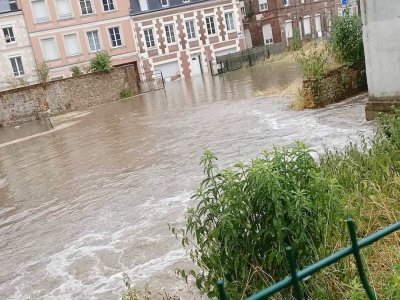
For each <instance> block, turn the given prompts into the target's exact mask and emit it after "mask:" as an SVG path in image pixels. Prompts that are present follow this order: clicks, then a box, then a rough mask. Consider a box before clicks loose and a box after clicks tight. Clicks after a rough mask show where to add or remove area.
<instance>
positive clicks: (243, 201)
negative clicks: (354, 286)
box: [172, 143, 344, 299]
mask: <svg viewBox="0 0 400 300" xmlns="http://www.w3.org/2000/svg"><path fill="white" fill-rule="evenodd" d="M310 152H311V151H310V149H309V148H307V147H306V146H305V145H304V144H301V143H299V144H297V146H296V147H294V148H293V149H290V150H289V149H286V148H275V149H274V150H272V151H266V152H264V153H263V154H262V156H261V157H259V158H257V159H255V160H254V161H253V162H252V163H250V164H244V163H238V164H236V165H235V166H233V167H231V168H228V169H225V170H219V169H218V168H217V166H216V161H217V158H216V157H215V156H214V155H213V154H212V153H211V152H209V151H206V152H205V154H204V156H203V159H202V161H201V163H202V165H203V167H204V174H205V179H204V180H203V181H202V183H201V185H200V187H199V189H198V191H197V193H196V194H195V195H194V196H193V199H194V200H195V201H196V202H197V203H198V205H197V207H196V208H193V209H190V210H189V211H188V219H187V224H186V229H182V230H181V231H179V230H177V229H176V228H172V231H173V232H174V233H175V234H176V236H177V237H178V238H179V239H180V240H181V242H182V244H183V246H185V247H187V248H188V249H189V251H190V256H191V258H192V260H193V262H194V263H195V264H196V265H197V266H198V267H199V268H200V271H190V272H188V271H185V270H179V271H178V273H179V274H180V275H181V276H182V277H183V278H185V279H186V280H187V277H188V276H193V277H194V278H195V279H196V284H197V287H198V288H199V289H200V290H201V291H202V292H204V293H206V294H207V295H208V296H209V297H216V296H217V291H216V289H215V283H216V282H217V280H218V279H220V278H224V279H225V282H226V288H227V291H228V294H229V296H230V297H231V298H232V299H242V298H245V297H246V296H248V295H251V294H252V293H254V292H256V291H259V290H260V289H262V288H264V287H266V286H268V285H269V284H271V283H273V282H274V281H275V280H278V279H282V278H284V277H286V275H287V274H288V272H289V269H288V264H287V259H286V254H285V247H286V246H288V245H291V246H293V247H294V249H295V252H296V257H297V258H298V264H299V266H300V267H305V266H307V265H309V264H311V263H312V262H313V261H315V260H317V259H319V258H320V257H319V249H320V247H321V246H323V247H326V244H327V240H329V239H335V238H334V236H335V235H336V234H337V227H336V224H338V223H340V222H339V220H341V219H343V218H344V215H343V210H342V209H341V208H342V207H343V204H342V203H341V200H340V199H341V195H340V192H339V189H338V187H337V185H336V183H335V182H334V181H332V180H330V179H329V178H327V177H324V176H323V175H322V174H321V170H320V167H319V166H318V164H317V163H316V161H315V160H314V159H313V157H312V155H311V153H310Z"/></svg>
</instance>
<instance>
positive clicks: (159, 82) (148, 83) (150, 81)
mask: <svg viewBox="0 0 400 300" xmlns="http://www.w3.org/2000/svg"><path fill="white" fill-rule="evenodd" d="M138 85H139V92H140V93H147V92H152V91H157V90H161V89H164V88H165V80H164V75H163V73H162V72H161V71H160V70H154V71H150V72H145V73H139V74H138Z"/></svg>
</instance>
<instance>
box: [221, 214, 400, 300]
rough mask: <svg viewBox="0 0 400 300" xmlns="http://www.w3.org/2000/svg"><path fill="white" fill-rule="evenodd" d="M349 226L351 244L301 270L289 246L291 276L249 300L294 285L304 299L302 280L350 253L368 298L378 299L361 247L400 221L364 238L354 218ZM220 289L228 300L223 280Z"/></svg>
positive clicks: (394, 228) (399, 225)
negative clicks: (358, 235)
mask: <svg viewBox="0 0 400 300" xmlns="http://www.w3.org/2000/svg"><path fill="white" fill-rule="evenodd" d="M347 226H348V229H349V234H350V240H351V246H349V247H347V248H344V249H342V250H340V251H339V252H336V253H334V254H332V255H331V256H329V257H327V258H325V259H323V260H321V261H319V262H317V263H315V264H313V265H311V266H309V267H307V268H305V269H303V270H301V271H298V270H297V264H296V260H295V257H294V254H293V249H292V248H291V247H288V248H287V249H286V251H287V257H288V261H289V267H290V273H291V274H290V276H289V277H287V278H286V279H284V280H282V281H280V282H278V283H276V284H274V285H272V286H271V287H269V288H267V289H265V290H263V291H261V292H260V293H258V294H255V295H253V296H251V297H250V298H248V299H247V300H260V299H268V298H269V297H271V296H273V295H274V294H276V293H278V292H280V291H282V290H283V289H285V288H287V287H290V286H293V287H294V293H295V296H296V299H297V300H302V299H303V298H304V297H303V290H302V285H301V281H302V280H303V279H305V278H307V277H309V276H311V275H312V274H314V273H316V272H318V271H319V270H322V269H324V268H326V267H328V266H330V265H332V264H334V263H336V262H338V261H339V260H341V259H342V258H344V257H346V256H349V255H354V259H355V261H356V265H357V269H358V274H359V276H360V280H361V283H362V285H363V287H364V289H365V292H366V294H367V296H368V299H370V300H376V295H375V293H374V291H373V289H372V288H371V286H370V285H369V283H368V278H367V275H366V273H365V270H364V266H363V262H362V259H361V254H360V249H362V248H364V247H367V246H369V245H371V244H373V243H375V242H377V241H378V240H380V239H382V238H384V237H385V236H387V235H389V234H391V233H393V232H395V231H397V230H399V229H400V222H398V223H396V224H393V225H391V226H389V227H386V228H385V229H382V230H380V231H378V232H376V233H374V234H373V235H371V236H369V237H366V238H364V239H362V240H359V241H358V240H357V233H356V226H355V223H354V221H353V220H352V219H350V220H347ZM218 291H219V295H220V299H221V300H228V297H227V295H226V293H225V290H224V282H223V280H220V281H219V282H218Z"/></svg>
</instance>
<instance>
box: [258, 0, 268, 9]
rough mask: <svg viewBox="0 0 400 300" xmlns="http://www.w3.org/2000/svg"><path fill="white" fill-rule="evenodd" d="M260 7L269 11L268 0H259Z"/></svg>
mask: <svg viewBox="0 0 400 300" xmlns="http://www.w3.org/2000/svg"><path fill="white" fill-rule="evenodd" d="M261 1H262V2H261ZM258 8H259V10H260V12H263V11H267V10H268V0H258Z"/></svg>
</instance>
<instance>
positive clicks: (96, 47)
mask: <svg viewBox="0 0 400 300" xmlns="http://www.w3.org/2000/svg"><path fill="white" fill-rule="evenodd" d="M86 35H87V38H88V41H89V49H90V52H96V51H100V50H101V45H100V39H99V32H98V31H97V30H93V31H88V32H86Z"/></svg>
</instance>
